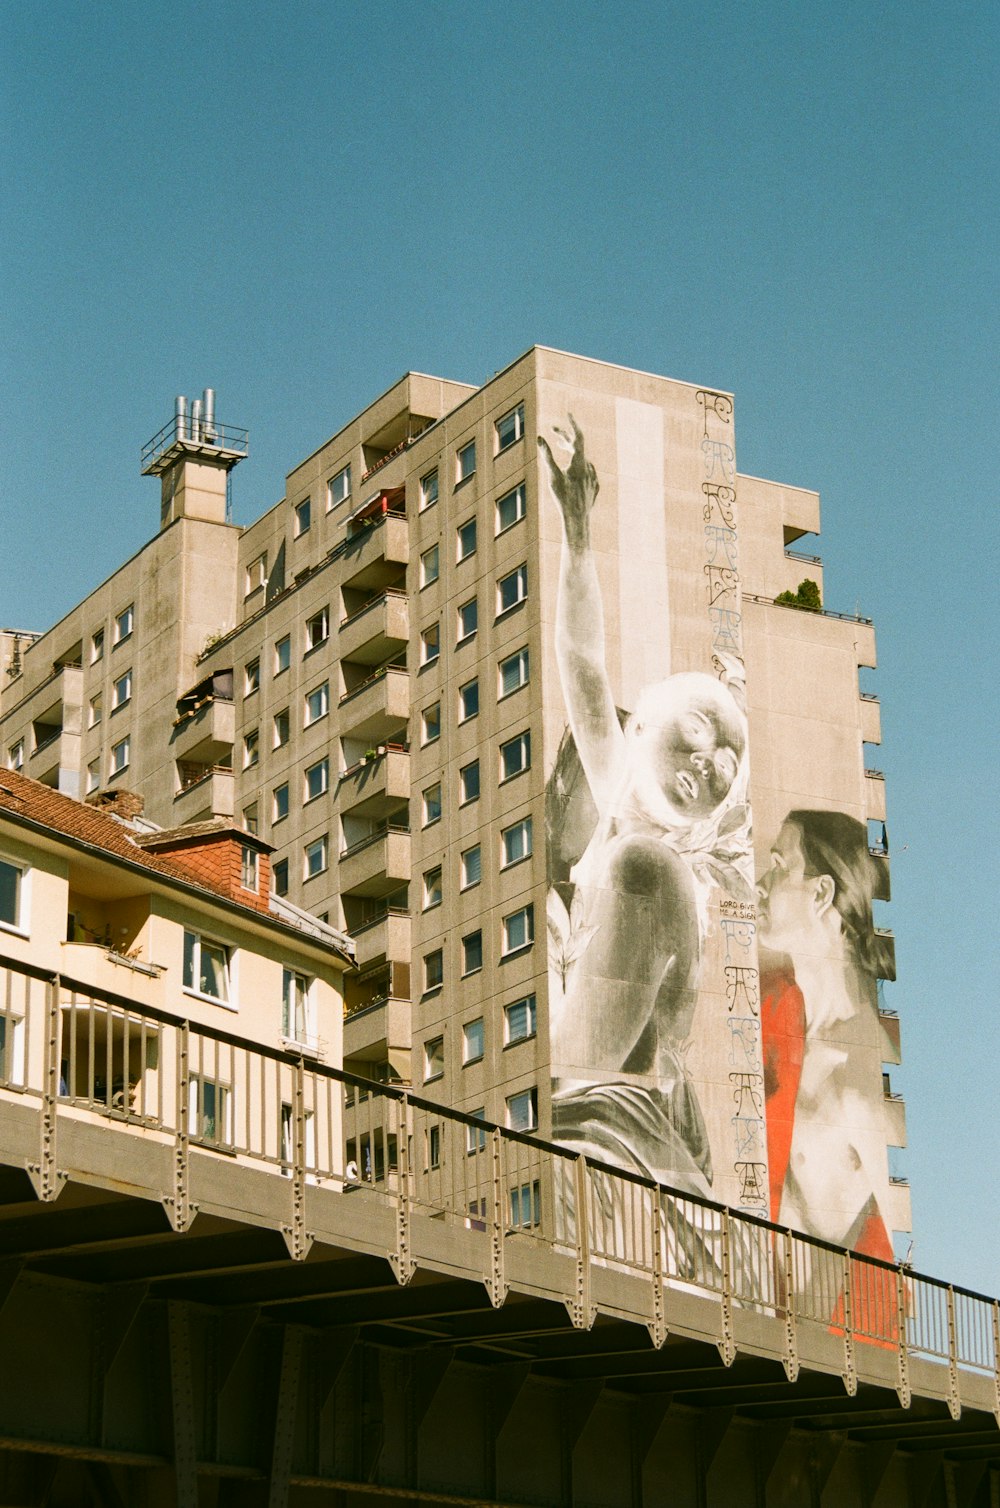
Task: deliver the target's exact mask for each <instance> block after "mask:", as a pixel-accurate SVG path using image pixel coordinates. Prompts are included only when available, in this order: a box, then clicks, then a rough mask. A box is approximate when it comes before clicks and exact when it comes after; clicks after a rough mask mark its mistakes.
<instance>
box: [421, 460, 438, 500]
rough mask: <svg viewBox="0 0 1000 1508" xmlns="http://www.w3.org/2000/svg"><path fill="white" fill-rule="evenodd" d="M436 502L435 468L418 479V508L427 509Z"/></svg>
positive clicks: (436, 482) (436, 483) (436, 476)
mask: <svg viewBox="0 0 1000 1508" xmlns="http://www.w3.org/2000/svg"><path fill="white" fill-rule="evenodd" d="M437 500H438V474H437V467H435V468H434V470H433V471H429V472H428V473H427V475H426V476H425V477H421V478H420V507H421V509H423V508H429V507H430V506H431V504H432V503H436V502H437Z"/></svg>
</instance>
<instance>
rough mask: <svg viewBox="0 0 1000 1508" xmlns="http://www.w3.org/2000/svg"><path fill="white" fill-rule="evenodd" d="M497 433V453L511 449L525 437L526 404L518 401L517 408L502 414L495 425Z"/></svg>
mask: <svg viewBox="0 0 1000 1508" xmlns="http://www.w3.org/2000/svg"><path fill="white" fill-rule="evenodd" d="M494 427H495V429H496V435H497V455H500V454H501V453H502V452H503V451H505V450H509V449H510V447H511V446H512V445H516V444H517V442H518V440H523V439H524V404H523V403H518V404H517V405H516V407H515V408H512V409H509V410H508V411H507V413H505V414H501V416H500V418H499V419H498V420H497V421H496V425H495V426H494Z"/></svg>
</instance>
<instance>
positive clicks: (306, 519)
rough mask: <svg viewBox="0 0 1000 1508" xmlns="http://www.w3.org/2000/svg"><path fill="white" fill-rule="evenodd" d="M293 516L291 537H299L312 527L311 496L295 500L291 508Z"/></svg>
mask: <svg viewBox="0 0 1000 1508" xmlns="http://www.w3.org/2000/svg"><path fill="white" fill-rule="evenodd" d="M293 516H294V523H293V525H292V537H293V539H301V538H302V536H303V534H308V533H309V530H310V529H311V528H312V498H311V497H304V498H302V499H301V501H300V502H297V503H296V504H295V507H294V509H293Z"/></svg>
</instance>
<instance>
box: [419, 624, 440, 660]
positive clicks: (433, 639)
mask: <svg viewBox="0 0 1000 1508" xmlns="http://www.w3.org/2000/svg"><path fill="white" fill-rule="evenodd" d="M440 653H441V626H440V624H438V623H432V624H430V626H429V627H427V628H425V629H424V631H423V633H422V634H421V635H420V663H421V665H432V664H433V663H434V661H435V660H436V659H437V657H438V655H439V654H440Z"/></svg>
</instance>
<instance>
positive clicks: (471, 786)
mask: <svg viewBox="0 0 1000 1508" xmlns="http://www.w3.org/2000/svg"><path fill="white" fill-rule="evenodd" d="M458 788H459V792H460V797H459V799H460V800H461V802H462V805H463V806H464V805H465V803H466V802H467V801H478V800H479V760H478V759H474V760H473V761H472V763H471V764H466V765H463V766H462V768H461V769H460V770H459V772H458Z"/></svg>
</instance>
